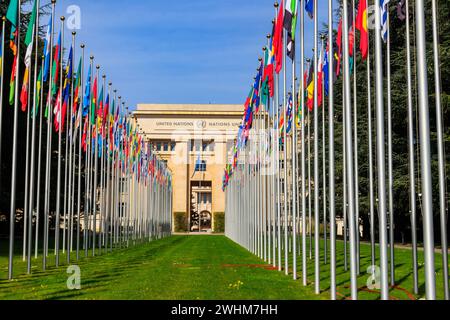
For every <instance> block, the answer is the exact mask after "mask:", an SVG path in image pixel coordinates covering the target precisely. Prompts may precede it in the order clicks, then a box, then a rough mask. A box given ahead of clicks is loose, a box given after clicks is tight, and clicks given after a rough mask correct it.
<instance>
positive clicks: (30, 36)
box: [20, 1, 37, 111]
mask: <svg viewBox="0 0 450 320" xmlns="http://www.w3.org/2000/svg"><path fill="white" fill-rule="evenodd" d="M36 5H37V1H34V6H33V12H32V13H31V18H30V22H29V23H28V30H27V35H26V37H25V45H26V46H27V52H26V54H25V73H24V75H23V84H22V92H21V93H20V102H21V104H22V111H26V110H27V105H28V88H29V84H30V81H29V80H30V67H31V55H32V53H33V43H34V31H35V24H36V14H37V7H36Z"/></svg>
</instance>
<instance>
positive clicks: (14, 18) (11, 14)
mask: <svg viewBox="0 0 450 320" xmlns="http://www.w3.org/2000/svg"><path fill="white" fill-rule="evenodd" d="M18 16H19V0H11V1H10V2H9V6H8V11H7V12H6V19H8V20H9V22H11V37H10V41H9V46H10V48H11V50H12V52H13V54H14V56H15V55H16V54H17V43H16V40H17V22H18Z"/></svg>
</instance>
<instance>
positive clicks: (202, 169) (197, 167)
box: [195, 160, 206, 172]
mask: <svg viewBox="0 0 450 320" xmlns="http://www.w3.org/2000/svg"><path fill="white" fill-rule="evenodd" d="M195 171H197V172H205V171H206V161H205V160H202V161H201V162H200V163H196V164H195Z"/></svg>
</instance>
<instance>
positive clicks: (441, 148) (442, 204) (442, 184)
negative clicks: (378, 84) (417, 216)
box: [431, 0, 450, 300]
mask: <svg viewBox="0 0 450 320" xmlns="http://www.w3.org/2000/svg"><path fill="white" fill-rule="evenodd" d="M436 7H437V5H436V0H432V1H431V9H432V21H433V57H434V82H435V96H436V127H437V144H438V162H439V164H438V165H439V212H440V222H441V251H442V275H443V278H444V297H445V300H449V299H450V297H449V288H448V245H447V201H446V197H445V196H446V190H445V189H446V183H447V179H446V176H445V145H444V133H443V129H442V127H443V120H442V106H441V69H440V59H439V49H440V47H439V33H438V32H439V29H438V21H437V13H436V11H437V8H436Z"/></svg>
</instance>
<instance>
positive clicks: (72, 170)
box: [68, 31, 79, 262]
mask: <svg viewBox="0 0 450 320" xmlns="http://www.w3.org/2000/svg"><path fill="white" fill-rule="evenodd" d="M76 34H77V33H76V32H75V31H73V32H72V36H73V44H72V48H73V55H72V79H70V81H71V84H70V87H71V88H70V137H71V139H70V157H69V158H70V161H69V162H70V169H69V174H70V183H69V185H70V207H69V210H70V214H69V215H70V229H69V230H70V244H68V247H69V249H68V251H69V252H72V251H73V224H74V210H75V209H74V207H75V151H76V144H75V140H76V138H75V130H74V122H73V116H74V114H73V109H74V99H75V97H74V82H75V81H74V80H75V72H74V71H73V70H74V69H73V68H75V66H74V62H75V48H76V47H75V36H76ZM77 76H79V75H77ZM68 261H69V262H70V259H68Z"/></svg>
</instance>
